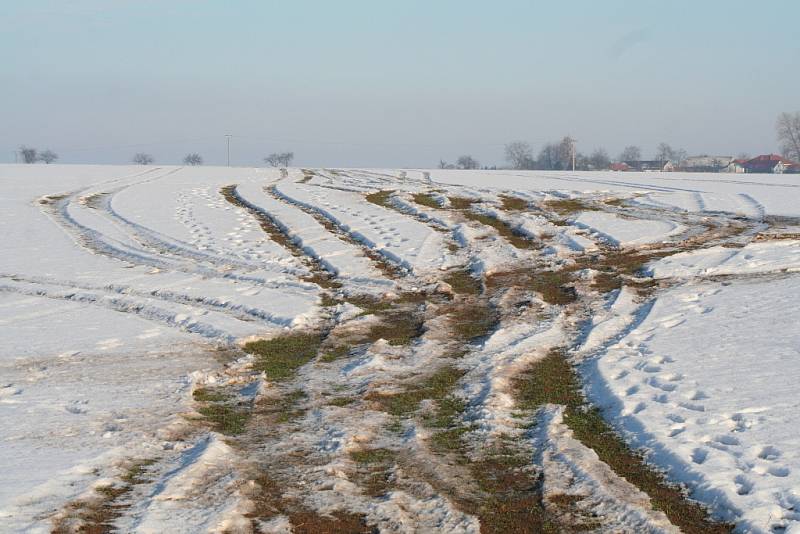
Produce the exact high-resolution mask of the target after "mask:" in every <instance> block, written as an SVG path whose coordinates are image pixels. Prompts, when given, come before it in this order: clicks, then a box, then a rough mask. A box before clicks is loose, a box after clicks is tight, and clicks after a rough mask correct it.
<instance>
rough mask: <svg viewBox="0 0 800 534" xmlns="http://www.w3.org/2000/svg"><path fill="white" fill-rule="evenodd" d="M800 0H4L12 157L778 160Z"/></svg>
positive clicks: (426, 162) (0, 95)
mask: <svg viewBox="0 0 800 534" xmlns="http://www.w3.org/2000/svg"><path fill="white" fill-rule="evenodd" d="M799 22H800V2H798V1H797V0H786V1H778V0H775V1H764V0H762V1H760V2H756V1H750V2H744V1H732V0H725V1H722V0H720V1H710V0H708V1H699V0H694V1H666V0H664V1H658V2H656V1H645V0H630V1H622V0H605V1H589V0H586V1H578V0H574V1H571V2H563V1H555V0H553V1H549V2H534V1H521V0H520V1H501V0H498V1H495V2H491V3H490V2H486V1H466V0H447V1H445V0H436V1H434V0H428V1H422V0H420V1H416V0H403V1H395V2H389V1H376V0H371V1H366V0H364V1H348V0H338V1H317V2H311V1H302V0H294V1H291V2H290V1H280V2H278V1H273V2H268V1H263V0H262V1H259V0H236V1H234V0H227V1H223V0H74V1H68V0H51V1H43V0H24V1H23V0H0V66H1V70H0V150H2V152H1V153H0V162H2V161H13V153H12V151H13V150H14V149H15V147H17V146H18V145H20V144H23V143H25V144H28V145H31V146H36V147H39V148H46V147H50V148H52V149H53V150H55V151H56V152H58V153H59V154H60V155H61V161H62V162H65V163H70V162H97V163H123V162H126V161H129V160H130V156H131V155H132V154H133V153H134V152H136V151H146V152H149V153H152V154H153V155H154V156H155V157H156V160H157V162H161V163H171V162H177V161H179V160H180V159H181V158H182V156H183V155H184V154H186V153H187V152H188V151H197V152H200V153H201V154H202V155H203V156H204V157H205V159H206V161H207V163H224V158H225V143H224V137H223V135H224V134H225V133H231V134H233V135H235V136H238V137H235V138H234V139H233V142H232V158H233V162H234V163H235V164H242V165H249V164H256V163H258V162H259V161H260V158H261V157H263V156H264V155H265V154H267V153H269V152H271V151H278V150H294V152H295V153H296V160H295V163H296V164H298V165H330V166H345V165H358V166H366V165H371V166H433V165H435V164H436V163H437V162H438V161H439V158H445V159H448V160H453V159H455V158H456V157H457V156H458V155H459V154H462V153H471V154H473V155H474V156H476V157H477V158H478V159H479V160H480V161H481V162H483V163H486V164H499V163H501V162H502V159H503V144H504V143H505V142H507V141H510V140H514V139H523V140H527V141H529V142H530V143H531V144H532V145H533V146H534V149H535V150H538V149H539V147H540V146H541V145H542V144H543V143H544V142H546V141H548V140H550V139H558V138H559V137H561V136H563V135H565V134H568V133H569V134H572V135H573V136H574V137H576V138H577V139H578V148H579V150H581V151H585V152H589V151H591V150H592V149H593V148H594V147H598V146H603V147H605V148H606V149H607V150H608V151H609V152H610V153H611V155H612V156H613V155H616V154H617V153H618V152H619V151H620V150H621V149H622V148H623V146H625V145H627V144H638V145H640V146H641V147H642V148H643V149H644V153H645V155H649V154H651V153H652V152H653V151H654V150H655V146H656V145H657V144H658V143H659V142H660V141H666V142H669V143H671V144H672V145H673V146H675V147H683V148H685V149H686V150H688V151H689V152H690V153H701V152H705V153H718V154H736V153H738V152H749V153H751V154H755V153H759V152H769V151H775V149H776V142H775V134H774V121H775V117H776V115H777V114H778V113H779V112H781V111H795V110H800V31H798V29H797V28H798V23H799Z"/></svg>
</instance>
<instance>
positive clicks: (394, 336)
mask: <svg viewBox="0 0 800 534" xmlns="http://www.w3.org/2000/svg"><path fill="white" fill-rule="evenodd" d="M381 317H382V321H381V322H380V323H378V324H376V325H373V326H372V327H371V328H370V329H369V334H368V335H367V339H368V340H369V341H371V342H373V343H374V342H375V341H378V340H379V339H385V340H386V341H387V342H388V343H389V345H393V346H400V345H408V344H409V343H411V342H412V341H413V340H414V339H416V338H418V337H419V336H420V335H422V329H423V321H422V319H421V318H420V317H418V316H416V315H415V314H412V313H409V312H407V311H406V312H404V311H397V312H394V313H383V314H381Z"/></svg>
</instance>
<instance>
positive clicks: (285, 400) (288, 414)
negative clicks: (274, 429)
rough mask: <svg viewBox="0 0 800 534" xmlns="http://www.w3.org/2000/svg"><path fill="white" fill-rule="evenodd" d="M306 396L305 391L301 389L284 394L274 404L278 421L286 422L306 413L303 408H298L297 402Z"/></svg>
mask: <svg viewBox="0 0 800 534" xmlns="http://www.w3.org/2000/svg"><path fill="white" fill-rule="evenodd" d="M307 398H308V395H306V392H305V391H303V390H302V389H295V390H292V391H290V392H289V393H287V394H286V395H284V396H283V397H281V398H280V400H279V401H278V402H277V403H276V405H275V411H276V412H277V414H278V418H277V422H278V423H288V422H289V421H292V420H294V419H297V418H299V417H301V416H303V414H305V413H306V410H305V409H303V408H298V407H297V404H298V403H299V402H300V401H302V400H305V399H307Z"/></svg>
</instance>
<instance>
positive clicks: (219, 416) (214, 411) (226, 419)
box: [197, 404, 250, 436]
mask: <svg viewBox="0 0 800 534" xmlns="http://www.w3.org/2000/svg"><path fill="white" fill-rule="evenodd" d="M197 411H198V412H199V413H200V415H202V416H203V417H204V418H205V420H206V421H208V422H209V423H211V425H212V426H213V427H214V430H216V431H217V432H221V433H223V434H227V435H229V436H235V435H237V434H241V433H242V432H244V429H245V425H246V424H247V420H248V419H249V418H250V413H249V412H248V411H246V410H243V409H241V408H237V407H234V406H231V405H229V404H208V405H206V406H201V407H200V408H198V410H197Z"/></svg>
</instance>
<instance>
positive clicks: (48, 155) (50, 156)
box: [37, 148, 58, 165]
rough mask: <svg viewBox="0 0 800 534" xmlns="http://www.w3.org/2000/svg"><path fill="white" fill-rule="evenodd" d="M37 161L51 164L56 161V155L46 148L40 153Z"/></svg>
mask: <svg viewBox="0 0 800 534" xmlns="http://www.w3.org/2000/svg"><path fill="white" fill-rule="evenodd" d="M37 159H38V160H39V161H44V162H45V163H46V164H48V165H49V164H50V163H53V162H54V161H55V160H57V159H58V154H56V153H55V152H53V151H52V150H50V149H49V148H48V149H47V150H44V151H42V152H40V153H39V156H38V157H37Z"/></svg>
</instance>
